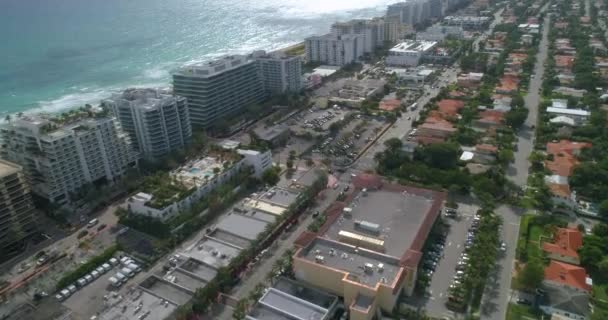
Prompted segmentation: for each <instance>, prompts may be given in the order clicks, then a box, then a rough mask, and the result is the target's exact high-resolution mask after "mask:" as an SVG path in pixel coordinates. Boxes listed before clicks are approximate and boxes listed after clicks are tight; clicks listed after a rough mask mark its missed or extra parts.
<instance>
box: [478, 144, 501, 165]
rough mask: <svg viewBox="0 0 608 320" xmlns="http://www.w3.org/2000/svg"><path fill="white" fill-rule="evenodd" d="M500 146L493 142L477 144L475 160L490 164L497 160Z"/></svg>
mask: <svg viewBox="0 0 608 320" xmlns="http://www.w3.org/2000/svg"><path fill="white" fill-rule="evenodd" d="M497 153H498V148H497V147H496V146H493V145H491V144H478V145H476V146H475V152H474V157H473V161H474V162H477V163H482V164H490V163H494V162H495V161H496V154H497Z"/></svg>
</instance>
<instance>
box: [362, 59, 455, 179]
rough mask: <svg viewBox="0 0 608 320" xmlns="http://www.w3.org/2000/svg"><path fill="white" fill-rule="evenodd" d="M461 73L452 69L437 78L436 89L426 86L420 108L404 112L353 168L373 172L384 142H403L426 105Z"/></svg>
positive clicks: (418, 101) (419, 103) (420, 99)
mask: <svg viewBox="0 0 608 320" xmlns="http://www.w3.org/2000/svg"><path fill="white" fill-rule="evenodd" d="M459 71H460V69H459V68H458V67H454V66H453V67H450V68H448V69H446V70H445V71H444V72H443V73H442V74H441V75H440V76H438V77H437V78H438V79H440V80H438V81H437V82H439V85H438V86H436V87H434V88H433V87H431V86H426V87H425V90H424V94H423V95H422V97H420V98H419V99H418V100H417V101H416V103H417V106H418V107H417V108H416V110H413V111H408V112H404V113H403V115H402V116H401V118H397V121H395V123H394V124H393V125H392V126H391V127H390V128H389V129H388V130H387V131H386V132H385V133H384V134H383V135H382V136H381V137H379V138H378V140H377V141H376V143H374V144H373V145H372V146H370V147H369V148H368V149H367V150H366V151H365V152H364V153H363V154H362V155H361V156H360V157H359V159H357V161H355V163H354V164H353V168H355V169H357V170H360V171H373V170H374V169H375V167H376V162H375V160H374V156H375V155H376V153H378V152H381V151H382V150H384V142H385V141H387V140H389V139H391V138H399V139H401V140H402V139H403V138H404V137H405V136H406V135H407V133H408V132H409V131H410V130H411V129H412V122H413V121H414V120H415V119H416V118H417V117H418V115H419V114H420V111H421V110H422V109H423V107H424V105H426V104H427V103H428V102H429V100H431V99H432V98H434V97H435V96H437V94H439V91H441V89H442V88H443V87H445V86H447V85H449V84H450V83H452V82H455V81H456V77H457V76H458V72H459ZM427 93H428V94H427ZM409 117H411V119H410V120H408V118H409Z"/></svg>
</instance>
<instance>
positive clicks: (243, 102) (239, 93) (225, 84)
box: [173, 55, 267, 128]
mask: <svg viewBox="0 0 608 320" xmlns="http://www.w3.org/2000/svg"><path fill="white" fill-rule="evenodd" d="M173 92H174V94H175V95H178V96H182V97H185V98H187V99H188V109H189V111H190V120H191V122H192V125H193V126H195V127H201V128H210V127H213V125H214V124H217V122H218V120H221V119H224V118H226V117H229V116H232V115H236V114H238V113H239V112H241V111H242V110H243V109H244V108H246V107H248V106H251V105H255V104H257V103H260V102H263V101H264V100H265V99H266V97H267V94H266V92H265V90H264V84H263V82H262V79H261V75H260V72H259V70H258V67H257V63H256V61H255V60H252V59H249V58H248V57H247V56H243V55H233V56H226V57H223V58H220V59H218V60H215V61H211V62H206V63H201V64H195V65H189V66H185V67H182V68H180V69H178V70H176V71H175V72H173Z"/></svg>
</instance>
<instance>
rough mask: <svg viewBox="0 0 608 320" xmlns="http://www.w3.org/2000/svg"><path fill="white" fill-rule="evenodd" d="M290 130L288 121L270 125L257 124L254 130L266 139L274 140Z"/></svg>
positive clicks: (261, 137)
mask: <svg viewBox="0 0 608 320" xmlns="http://www.w3.org/2000/svg"><path fill="white" fill-rule="evenodd" d="M288 131H289V125H288V124H286V123H281V124H276V125H270V126H266V125H263V126H256V127H255V128H254V129H253V132H254V133H255V134H256V135H257V136H258V137H259V138H260V139H262V140H264V141H272V140H274V139H276V138H277V137H279V136H282V135H284V134H285V133H286V132H288Z"/></svg>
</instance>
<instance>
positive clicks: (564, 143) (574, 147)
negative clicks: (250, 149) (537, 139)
mask: <svg viewBox="0 0 608 320" xmlns="http://www.w3.org/2000/svg"><path fill="white" fill-rule="evenodd" d="M591 146H592V145H591V143H589V142H576V141H570V140H560V141H558V142H549V143H547V153H552V154H558V153H568V154H571V155H577V154H578V153H579V152H580V150H582V149H584V148H591Z"/></svg>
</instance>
